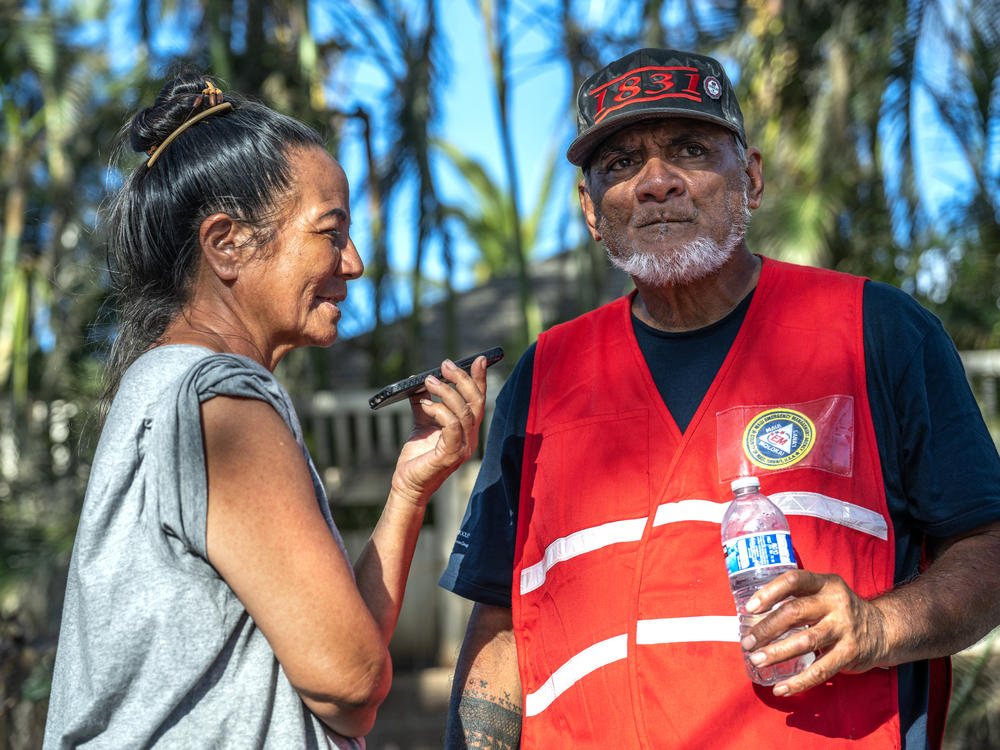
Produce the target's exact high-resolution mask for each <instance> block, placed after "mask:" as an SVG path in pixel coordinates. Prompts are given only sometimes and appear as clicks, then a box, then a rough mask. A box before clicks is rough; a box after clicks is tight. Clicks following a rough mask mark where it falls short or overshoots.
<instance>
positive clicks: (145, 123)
mask: <svg viewBox="0 0 1000 750" xmlns="http://www.w3.org/2000/svg"><path fill="white" fill-rule="evenodd" d="M213 82H214V83H213ZM214 86H219V87H220V88H221V89H224V88H225V87H224V86H222V85H221V84H220V82H219V81H218V79H215V78H212V77H211V76H205V75H202V74H199V73H193V72H191V73H184V74H181V75H178V76H177V77H176V78H173V79H172V80H170V81H168V82H167V83H166V84H165V85H164V86H163V88H162V89H161V90H160V93H159V95H158V96H157V97H156V101H155V102H154V103H153V105H152V106H151V107H148V108H147V109H144V110H142V111H141V112H139V113H138V114H136V115H135V117H133V118H132V121H131V122H130V123H129V124H128V125H127V126H126V128H125V129H124V130H123V133H122V135H123V136H127V140H128V144H129V146H131V148H132V150H134V151H136V152H139V153H149V152H150V151H151V150H152V149H156V148H157V147H159V146H160V145H161V144H163V143H164V141H166V140H167V139H168V138H169V137H170V136H171V134H173V133H175V132H176V131H177V129H178V128H179V127H181V126H182V125H184V123H185V122H188V121H189V120H190V119H191V118H193V117H195V116H197V115H198V114H199V113H200V112H204V111H205V110H207V109H209V108H210V107H211V106H212V103H211V99H213V98H214V100H215V104H218V103H220V102H223V101H224V102H228V103H230V104H231V108H227V109H222V110H220V111H218V112H213V113H212V114H210V115H208V116H206V117H205V118H204V119H202V120H200V121H198V122H195V123H193V124H191V125H190V126H189V127H187V128H186V129H184V130H183V132H181V133H180V134H178V135H177V136H176V137H175V139H174V140H173V141H171V142H170V143H169V145H167V146H166V147H164V148H161V149H160V150H159V151H158V152H157V153H156V161H155V163H154V164H152V166H149V167H147V165H146V162H145V161H144V162H142V163H140V164H139V165H138V166H136V167H135V168H134V169H133V170H132V171H131V173H130V174H128V175H127V176H126V177H125V181H124V184H123V185H122V187H121V189H120V190H119V191H118V193H117V194H116V195H115V197H114V198H113V199H112V201H111V202H110V204H109V207H108V210H107V212H106V214H105V217H104V222H105V227H106V232H107V235H108V269H109V272H110V280H111V292H112V299H113V301H114V303H115V309H116V312H117V324H118V330H117V334H116V336H115V339H114V342H113V344H112V347H111V354H110V357H109V362H108V370H107V387H106V390H105V396H107V397H108V398H110V397H112V396H114V393H115V392H116V391H117V389H118V383H119V381H120V380H121V377H122V375H123V374H124V372H125V370H126V369H127V368H128V366H129V365H130V364H131V363H132V362H133V361H134V360H135V359H136V357H138V356H139V355H140V354H141V353H142V352H144V351H145V350H146V349H148V348H149V347H150V346H152V345H153V344H155V343H156V341H157V340H158V339H159V338H160V337H161V336H162V335H163V332H164V330H165V329H166V327H167V324H168V323H169V322H170V321H171V320H172V319H173V317H174V316H175V315H177V314H178V312H180V310H181V307H182V306H183V304H184V303H185V302H186V300H187V299H188V296H189V294H190V289H191V282H192V280H193V278H194V273H195V270H196V269H197V266H198V258H199V257H200V254H199V247H200V245H199V240H198V233H199V229H200V227H201V223H202V221H204V220H205V219H206V218H207V217H208V216H211V215H212V214H214V213H224V214H228V215H229V216H231V217H233V218H234V219H237V220H238V221H240V222H241V223H243V224H245V225H246V226H248V227H250V228H251V230H252V231H253V233H254V237H255V242H256V243H257V244H262V243H264V242H266V241H267V240H268V238H269V237H270V235H271V233H272V231H273V229H274V223H275V220H276V216H277V212H278V210H279V209H280V207H281V198H282V196H284V195H285V194H286V193H287V192H288V190H289V189H290V187H291V183H292V178H293V175H292V174H291V171H290V168H289V164H288V154H289V151H291V150H292V149H294V148H296V147H311V146H319V147H320V148H325V143H324V141H323V139H322V138H321V137H320V135H319V134H318V133H317V132H316V131H315V130H313V129H312V128H310V127H308V126H306V125H304V124H302V123H301V122H299V121H297V120H295V119H293V118H291V117H287V116H286V115H282V114H280V113H278V112H275V111H274V110H272V109H270V108H269V107H266V106H264V105H262V104H259V103H257V102H252V101H248V100H246V99H244V98H241V97H239V96H236V95H234V94H232V93H231V92H225V93H221V92H220V93H218V94H215V95H213V96H212V97H210V96H209V95H207V94H206V93H204V91H205V90H206V88H209V89H211V88H213V87H214ZM122 140H124V138H123V139H122Z"/></svg>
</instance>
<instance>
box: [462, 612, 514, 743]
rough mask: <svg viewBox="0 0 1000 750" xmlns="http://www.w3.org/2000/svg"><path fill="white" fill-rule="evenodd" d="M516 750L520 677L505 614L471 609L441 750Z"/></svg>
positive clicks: (509, 625) (509, 626)
mask: <svg viewBox="0 0 1000 750" xmlns="http://www.w3.org/2000/svg"><path fill="white" fill-rule="evenodd" d="M520 746H521V676H520V673H519V672H518V667H517V646H516V644H515V640H514V627H513V623H512V622H511V611H510V609H509V608H506V607H495V606H490V605H485V604H477V605H476V606H475V607H474V608H473V610H472V616H471V617H470V618H469V628H468V630H467V631H466V634H465V642H464V643H463V644H462V651H461V653H460V654H459V657H458V664H457V665H456V667H455V681H454V683H453V685H452V690H451V705H450V707H449V711H448V728H447V730H446V734H445V748H446V750H464V749H465V748H491V750H516V748H519V747H520Z"/></svg>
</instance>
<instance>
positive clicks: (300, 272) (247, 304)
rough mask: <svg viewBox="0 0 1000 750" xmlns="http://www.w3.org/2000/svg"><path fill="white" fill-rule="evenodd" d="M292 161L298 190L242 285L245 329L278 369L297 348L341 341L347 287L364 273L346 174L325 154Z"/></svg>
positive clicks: (314, 150) (309, 151) (304, 152)
mask: <svg viewBox="0 0 1000 750" xmlns="http://www.w3.org/2000/svg"><path fill="white" fill-rule="evenodd" d="M288 161H289V165H290V167H291V172H292V175H293V183H292V187H291V193H290V195H289V196H288V198H287V199H286V203H285V206H284V208H283V214H282V218H281V220H280V221H279V224H278V227H277V230H276V232H275V235H274V238H273V239H272V241H271V242H270V243H268V245H267V246H266V247H264V248H261V249H259V250H258V251H257V252H256V253H255V254H254V256H253V257H252V258H250V259H248V261H247V263H246V265H245V266H244V267H243V269H242V270H241V271H240V275H239V279H238V281H237V285H238V286H240V287H241V289H240V291H241V294H240V297H241V299H240V302H241V306H242V307H243V309H244V310H245V311H246V312H247V313H248V315H247V318H246V319H245V323H246V324H247V327H248V328H249V329H250V332H251V334H252V335H253V338H254V339H255V341H256V343H257V345H258V346H260V347H263V349H264V352H263V353H264V354H265V356H266V357H268V358H270V360H271V365H272V366H273V365H274V364H277V362H278V360H280V359H281V357H282V356H284V355H285V354H286V353H287V352H288V351H290V350H291V349H294V348H296V347H300V346H329V345H330V344H332V343H333V342H334V340H335V339H336V338H337V321H339V320H340V314H341V313H340V307H339V304H340V303H341V302H343V301H344V299H345V298H346V297H347V282H348V280H350V279H356V278H358V277H359V276H360V275H361V272H362V271H363V270H364V265H363V264H362V262H361V258H360V256H359V255H358V251H357V248H355V247H354V243H353V242H351V237H350V234H349V229H350V224H351V209H350V192H349V188H348V185H347V177H346V176H345V175H344V170H343V169H341V167H340V165H339V164H338V163H337V162H336V161H335V160H334V159H333V157H331V156H330V154H328V153H327V152H326V151H325V150H324V149H322V148H319V147H309V148H298V149H295V150H293V151H291V152H290V154H289V158H288ZM235 291H236V289H235V288H234V292H235Z"/></svg>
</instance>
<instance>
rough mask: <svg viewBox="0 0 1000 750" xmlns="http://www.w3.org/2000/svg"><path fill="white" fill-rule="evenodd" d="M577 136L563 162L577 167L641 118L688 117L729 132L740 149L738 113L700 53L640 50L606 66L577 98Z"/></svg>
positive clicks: (725, 82) (716, 69)
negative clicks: (727, 129)
mask: <svg viewBox="0 0 1000 750" xmlns="http://www.w3.org/2000/svg"><path fill="white" fill-rule="evenodd" d="M576 107H577V117H576V126H577V136H576V139H575V140H574V141H573V142H572V143H571V144H570V145H569V149H568V150H567V151H566V158H567V159H569V160H570V162H571V163H573V164H576V165H577V166H582V165H583V164H585V163H586V162H587V160H588V158H589V157H590V154H591V152H592V151H593V150H594V149H595V148H597V146H598V145H599V144H600V143H601V141H603V140H604V139H605V138H607V137H608V136H609V135H611V134H612V133H614V132H616V131H618V130H621V129H622V128H624V127H626V126H628V125H631V124H633V123H635V122H639V121H640V120H650V119H655V118H659V117H690V118H693V119H696V120H707V121H708V122H714V123H717V124H719V125H722V126H723V127H725V128H729V129H730V130H732V131H733V132H734V133H736V135H737V136H739V139H740V143H742V144H743V146H744V147H745V146H746V144H747V135H746V131H745V130H744V128H743V113H742V112H741V111H740V103H739V102H738V101H737V100H736V92H734V91H733V84H732V83H730V82H729V77H728V76H727V75H726V71H725V70H724V69H723V67H722V64H721V63H720V62H719V61H718V60H716V59H714V58H712V57H706V56H705V55H696V54H694V53H693V52H679V51H677V50H672V49H654V48H647V49H640V50H636V51H635V52H630V53H629V54H627V55H625V57H622V58H620V59H618V60H615V61H614V62H613V63H609V64H608V65H606V66H605V67H603V68H601V69H600V70H599V71H597V72H596V73H594V74H593V75H592V76H590V78H588V79H587V80H586V81H584V82H583V84H582V85H581V86H580V90H579V91H578V92H577V94H576Z"/></svg>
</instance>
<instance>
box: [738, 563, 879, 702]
mask: <svg viewBox="0 0 1000 750" xmlns="http://www.w3.org/2000/svg"><path fill="white" fill-rule="evenodd" d="M791 596H794V597H796V598H794V599H791V600H790V601H786V602H785V603H784V604H782V605H781V606H780V607H779V608H778V609H777V610H776V611H775V612H773V613H771V615H769V616H768V617H766V618H764V619H763V620H762V621H761V622H759V623H758V624H757V625H756V626H755V627H754V628H753V629H752V630H751V631H750V632H749V633H748V634H747V635H746V636H745V637H744V638H743V640H742V642H741V645H742V646H743V648H744V650H746V651H750V652H751V654H750V661H752V662H753V663H754V664H755V665H756V666H758V667H762V666H767V665H770V664H776V663H778V662H782V661H785V660H787V659H793V658H795V657H796V656H801V655H802V654H806V653H809V652H814V653H816V654H817V655H818V656H817V659H816V661H815V662H813V664H812V665H811V666H810V667H809V668H808V669H806V670H805V671H803V672H801V673H800V674H798V675H796V676H795V677H792V678H791V679H788V680H785V681H783V682H781V683H779V684H777V685H775V687H774V694H775V695H778V696H782V695H794V694H795V693H801V692H802V691H803V690H808V689H809V688H811V687H815V686H816V685H820V684H822V683H824V682H826V681H827V680H829V679H830V678H831V677H833V675H835V674H836V673H837V672H841V671H848V672H864V671H867V670H869V669H871V668H872V667H876V666H885V665H886V662H887V656H888V653H887V647H888V644H887V636H886V629H887V625H886V621H885V615H884V613H883V612H882V610H881V609H880V608H879V607H878V605H877V604H876V603H875V601H866V600H864V599H862V598H861V597H859V596H858V595H857V594H855V593H854V592H853V591H852V590H851V589H850V587H848V585H847V584H846V583H845V582H844V579H843V578H841V577H840V576H838V575H823V574H820V573H811V572H809V571H808V570H793V571H789V572H788V573H785V574H783V575H781V576H780V577H778V578H777V579H775V580H774V581H772V582H771V583H769V584H768V585H767V586H765V587H764V588H762V589H761V590H760V591H758V592H757V595H756V596H755V597H754V598H752V599H751V600H750V601H749V602H747V612H749V613H751V614H753V613H756V612H767V611H768V610H769V609H770V608H771V607H772V606H774V605H776V604H778V603H780V602H782V601H783V600H785V599H787V598H788V597H791ZM876 601H877V600H876ZM803 625H808V626H809V627H808V628H806V629H805V630H802V631H800V632H798V633H794V634H792V635H791V636H789V637H788V638H785V639H784V640H781V641H777V642H775V639H776V638H778V637H779V636H781V635H782V634H783V633H785V632H786V631H788V630H790V629H792V628H800V627H802V626H803ZM765 647H766V648H765Z"/></svg>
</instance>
